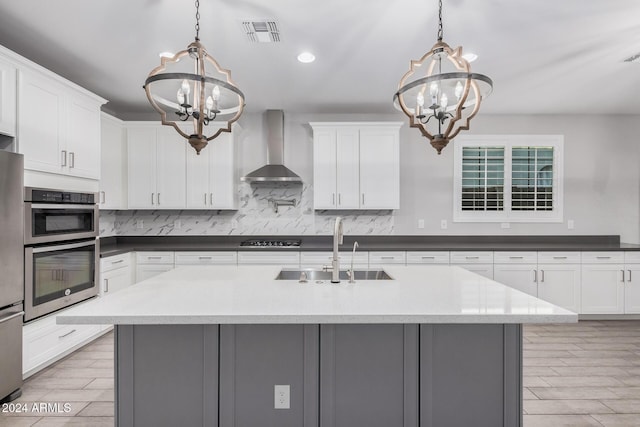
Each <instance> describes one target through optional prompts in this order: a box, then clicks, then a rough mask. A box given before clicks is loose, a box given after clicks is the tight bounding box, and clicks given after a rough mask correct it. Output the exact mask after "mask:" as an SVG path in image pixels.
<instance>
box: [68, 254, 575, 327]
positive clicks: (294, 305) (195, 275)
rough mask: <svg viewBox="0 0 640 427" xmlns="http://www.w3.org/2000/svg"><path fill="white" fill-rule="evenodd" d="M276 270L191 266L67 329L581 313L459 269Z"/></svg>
mask: <svg viewBox="0 0 640 427" xmlns="http://www.w3.org/2000/svg"><path fill="white" fill-rule="evenodd" d="M280 269H281V268H280V267H274V266H238V267H235V266H189V267H180V268H176V269H175V270H171V271H168V272H166V273H163V274H161V275H159V276H156V277H153V278H150V279H147V280H145V281H143V282H140V283H137V284H135V285H133V286H130V287H128V288H126V289H123V290H121V291H119V292H115V293H113V294H109V295H107V296H105V297H101V298H97V299H94V300H92V301H89V302H86V303H83V304H80V305H78V306H76V307H74V308H72V309H71V310H68V311H65V313H64V314H62V315H59V316H57V322H58V323H60V324H116V325H118V324H121V325H132V324H134V325H136V324H139V325H142V324H147V325H148V324H155V325H158V324H216V323H220V324H248V323H269V324H279V323H306V324H310V323H557V322H576V321H577V320H578V316H577V314H575V313H572V312H570V311H567V310H565V309H563V308H560V307H557V306H555V305H553V304H550V303H548V302H545V301H542V300H540V299H538V298H534V297H532V296H529V295H527V294H524V293H522V292H520V291H517V290H515V289H512V288H510V287H508V286H505V285H502V284H500V283H498V282H495V281H493V280H490V279H486V278H484V277H482V276H479V275H477V274H475V273H471V272H468V271H466V270H464V269H462V268H460V267H454V266H391V265H389V266H385V267H383V269H384V270H385V271H386V272H387V273H388V274H389V275H390V276H391V277H392V278H393V279H394V280H376V281H366V280H361V281H357V282H356V283H355V284H350V283H348V281H346V280H343V281H342V282H341V283H340V284H332V283H330V282H329V281H324V282H322V283H317V282H309V283H305V284H301V283H298V281H297V280H274V278H275V277H276V276H277V274H278V272H279V271H280Z"/></svg>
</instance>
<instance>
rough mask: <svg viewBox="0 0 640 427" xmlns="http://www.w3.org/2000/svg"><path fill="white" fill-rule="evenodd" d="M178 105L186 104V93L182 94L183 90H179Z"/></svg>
mask: <svg viewBox="0 0 640 427" xmlns="http://www.w3.org/2000/svg"><path fill="white" fill-rule="evenodd" d="M177 96H178V104H180V105H182V104H184V93H182V89H178V95H177Z"/></svg>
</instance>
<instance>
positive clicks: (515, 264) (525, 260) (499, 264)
mask: <svg viewBox="0 0 640 427" xmlns="http://www.w3.org/2000/svg"><path fill="white" fill-rule="evenodd" d="M493 258H494V262H495V264H494V265H493V278H494V280H495V281H496V282H500V283H502V284H505V285H507V286H510V287H512V288H514V289H517V290H519V291H522V292H524V293H526V294H529V295H532V296H534V297H537V296H538V264H537V262H538V254H537V253H536V252H495V253H494V254H493Z"/></svg>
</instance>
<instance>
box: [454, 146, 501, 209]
mask: <svg viewBox="0 0 640 427" xmlns="http://www.w3.org/2000/svg"><path fill="white" fill-rule="evenodd" d="M461 182H462V198H461V209H462V210H463V211H502V210H504V147H464V148H463V149H462V181H461Z"/></svg>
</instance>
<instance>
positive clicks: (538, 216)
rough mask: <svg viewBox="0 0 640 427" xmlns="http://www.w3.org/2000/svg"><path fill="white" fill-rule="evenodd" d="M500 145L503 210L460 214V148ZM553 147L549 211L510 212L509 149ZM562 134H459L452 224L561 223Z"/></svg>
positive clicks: (562, 203) (454, 175) (455, 146)
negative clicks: (502, 153)
mask: <svg viewBox="0 0 640 427" xmlns="http://www.w3.org/2000/svg"><path fill="white" fill-rule="evenodd" d="M502 146H504V148H505V152H504V164H505V173H504V207H505V210H504V211H463V210H462V209H461V205H462V200H461V199H462V192H461V191H460V189H461V187H462V149H463V148H464V147H502ZM521 146H531V147H540V146H545V147H553V149H554V156H553V172H554V173H553V184H552V185H553V210H551V211H511V165H512V161H511V149H512V147H521ZM563 163H564V136H563V135H463V136H458V137H457V138H456V139H455V141H454V174H453V221H454V222H562V221H563V205H564V191H563V189H564V167H563V166H564V165H563Z"/></svg>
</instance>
